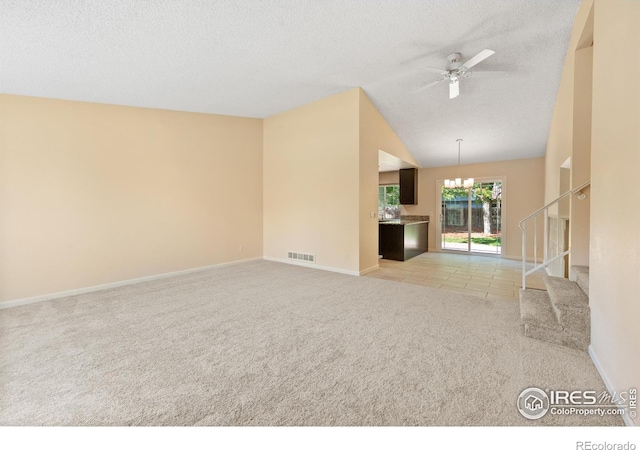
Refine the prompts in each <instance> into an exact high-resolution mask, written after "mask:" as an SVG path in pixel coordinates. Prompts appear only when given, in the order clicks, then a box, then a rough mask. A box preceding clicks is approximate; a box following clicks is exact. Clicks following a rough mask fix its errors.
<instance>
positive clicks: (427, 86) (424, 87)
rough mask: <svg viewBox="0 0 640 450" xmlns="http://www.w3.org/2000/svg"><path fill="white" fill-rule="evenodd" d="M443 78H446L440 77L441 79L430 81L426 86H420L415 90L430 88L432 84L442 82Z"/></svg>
mask: <svg viewBox="0 0 640 450" xmlns="http://www.w3.org/2000/svg"><path fill="white" fill-rule="evenodd" d="M443 80H444V78H442V79H440V80H437V81H434V82H432V83H429V84H425V85H424V86H422V87H420V88H418V89H416V90H415V92H420V91H424V90H425V89H428V88H430V87H431V86H435V85H436V84H438V83H440V82H441V81H443Z"/></svg>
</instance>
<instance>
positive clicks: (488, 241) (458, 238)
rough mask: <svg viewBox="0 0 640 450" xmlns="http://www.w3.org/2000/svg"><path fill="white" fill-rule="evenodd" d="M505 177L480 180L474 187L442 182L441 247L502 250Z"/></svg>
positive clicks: (466, 249) (494, 251) (495, 251)
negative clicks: (450, 184)
mask: <svg viewBox="0 0 640 450" xmlns="http://www.w3.org/2000/svg"><path fill="white" fill-rule="evenodd" d="M502 189H503V185H502V181H483V182H477V183H475V184H474V185H473V188H471V189H464V188H446V187H444V186H441V191H440V192H441V196H440V204H441V209H442V210H441V214H440V248H441V249H442V250H448V251H456V252H466V253H471V252H473V253H485V254H495V255H500V254H501V253H502Z"/></svg>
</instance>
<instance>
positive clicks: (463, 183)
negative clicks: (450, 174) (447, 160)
mask: <svg viewBox="0 0 640 450" xmlns="http://www.w3.org/2000/svg"><path fill="white" fill-rule="evenodd" d="M460 142H462V139H458V173H460ZM473 183H474V181H473V178H467V179H466V180H463V179H462V178H454V179H453V180H449V179H447V180H444V187H446V188H449V189H451V188H464V189H469V188H472V187H473Z"/></svg>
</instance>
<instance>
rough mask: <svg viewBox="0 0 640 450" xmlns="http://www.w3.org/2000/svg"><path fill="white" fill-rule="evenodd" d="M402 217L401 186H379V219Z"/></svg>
mask: <svg viewBox="0 0 640 450" xmlns="http://www.w3.org/2000/svg"><path fill="white" fill-rule="evenodd" d="M399 218H400V186H398V185H397V184H396V185H391V186H379V187H378V220H387V219H399Z"/></svg>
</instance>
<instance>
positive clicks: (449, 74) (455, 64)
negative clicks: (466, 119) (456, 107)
mask: <svg viewBox="0 0 640 450" xmlns="http://www.w3.org/2000/svg"><path fill="white" fill-rule="evenodd" d="M494 53H495V52H494V51H493V50H489V49H484V50H482V51H481V52H480V53H478V54H477V55H476V56H474V57H473V58H470V59H469V60H468V61H467V62H465V63H464V64H462V65H460V64H459V61H460V57H461V56H462V55H461V54H460V53H452V54H450V55H449V56H447V60H448V61H449V68H448V69H446V70H444V69H435V68H433V67H425V70H426V71H428V72H433V73H437V74H439V75H441V78H440V79H439V80H438V81H434V82H433V83H430V84H428V85H427V86H425V88H428V87H431V86H434V85H436V84H438V83H439V82H440V81H444V80H449V98H450V99H453V98H456V97H457V96H459V95H460V85H459V80H460V78H461V77H464V78H469V77H470V76H471V73H472V72H471V71H470V69H471V68H472V67H473V66H475V65H476V64H478V63H480V62H482V61H484V60H485V59H487V58H488V57H489V56H491V55H493V54H494Z"/></svg>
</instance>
